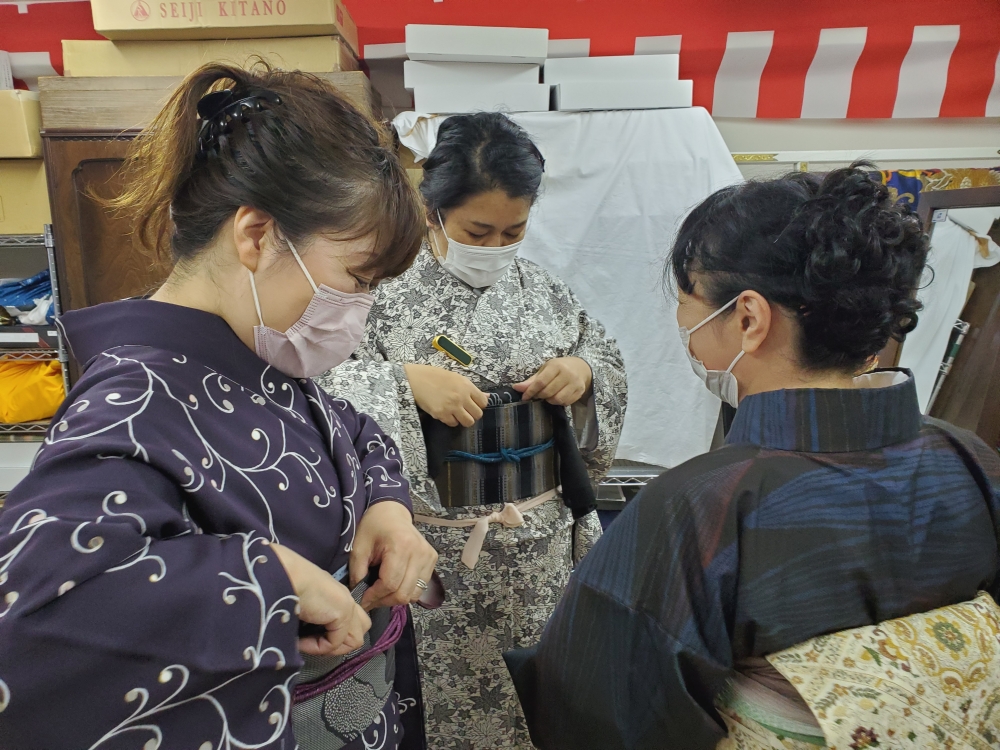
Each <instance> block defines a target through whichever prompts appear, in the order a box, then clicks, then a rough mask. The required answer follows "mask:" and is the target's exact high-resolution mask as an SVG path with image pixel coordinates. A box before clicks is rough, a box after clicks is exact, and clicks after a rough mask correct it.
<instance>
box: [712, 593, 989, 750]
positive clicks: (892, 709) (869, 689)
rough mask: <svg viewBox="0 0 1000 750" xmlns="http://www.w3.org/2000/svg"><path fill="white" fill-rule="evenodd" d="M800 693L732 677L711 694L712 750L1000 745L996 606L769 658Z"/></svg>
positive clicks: (886, 625)
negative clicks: (793, 697) (715, 716)
mask: <svg viewBox="0 0 1000 750" xmlns="http://www.w3.org/2000/svg"><path fill="white" fill-rule="evenodd" d="M767 660H768V661H769V662H770V663H771V665H772V666H773V667H775V668H776V669H777V671H778V672H779V673H780V674H781V676H782V677H783V678H784V679H785V680H787V682H788V687H789V688H791V686H792V685H794V689H795V690H796V691H797V692H798V695H799V696H800V698H801V708H800V707H799V706H797V705H796V702H792V701H789V700H788V699H787V698H786V697H784V696H782V695H781V694H780V692H783V691H772V690H769V689H768V688H767V687H764V686H763V685H761V684H759V683H757V682H755V681H753V680H750V679H748V678H746V677H743V676H741V675H738V676H737V677H736V678H735V679H733V680H731V681H730V683H729V685H728V686H727V688H726V689H724V690H723V691H722V692H721V693H720V695H719V697H718V698H717V699H716V707H717V708H718V710H719V713H720V714H721V716H722V718H723V720H724V721H725V723H726V726H727V727H728V729H729V737H728V738H727V739H725V740H723V741H722V742H720V743H719V745H718V748H731V747H740V748H746V750H789V749H792V748H794V749H795V750H799V749H800V748H801V749H802V750H806V749H807V748H816V747H839V748H865V747H872V748H876V747H888V746H891V747H896V746H897V743H902V745H905V746H906V747H913V748H924V747H926V748H929V747H947V748H952V750H964V749H966V748H968V749H970V750H971V749H973V748H974V749H975V750H986V748H995V747H997V745H998V743H1000V710H997V709H998V707H1000V607H997V605H996V602H994V601H993V599H992V598H991V597H990V595H989V594H986V593H980V594H979V595H978V596H977V597H976V598H975V599H973V600H972V601H969V602H964V603H962V604H953V605H951V606H949V607H942V608H940V609H935V610H933V611H931V612H926V613H923V614H917V615H910V616H909V617H902V618H899V619H897V620H888V621H886V622H883V623H879V624H878V625H871V626H868V627H863V628H855V629H853V630H845V631H842V632H839V633H833V634H832V635H823V636H819V637H817V638H813V639H811V640H808V641H806V642H805V643H801V644H799V645H798V646H793V647H792V648H789V649H785V650H784V651H781V652H779V653H777V654H772V655H770V656H768V657H767Z"/></svg>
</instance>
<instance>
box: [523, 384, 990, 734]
mask: <svg viewBox="0 0 1000 750" xmlns="http://www.w3.org/2000/svg"><path fill="white" fill-rule="evenodd" d="M868 377H871V376H868ZM876 377H877V378H879V379H885V378H887V377H890V378H891V377H892V376H891V375H890V374H883V373H879V374H877V376H876ZM899 380H901V378H899V377H897V378H896V381H897V382H896V384H895V385H888V386H886V387H881V388H862V389H857V390H792V391H775V392H771V393H763V394H759V395H755V396H750V397H748V398H746V399H744V400H743V402H741V404H740V407H739V410H738V411H737V413H736V418H735V421H734V423H733V425H732V429H731V431H730V433H729V436H728V438H727V445H726V446H725V447H724V448H721V449H719V450H716V451H713V452H711V453H708V454H705V455H703V456H699V457H698V458H695V459H693V460H691V461H689V462H687V463H686V464H683V465H682V466H680V467H678V468H676V469H673V470H671V471H668V472H667V473H665V474H664V475H662V476H661V477H659V478H658V479H657V480H656V481H654V482H653V483H651V484H650V486H649V487H647V488H646V489H645V490H644V491H643V492H642V493H641V494H640V495H639V497H637V498H636V499H635V500H634V501H633V502H632V503H631V504H630V505H629V507H628V508H626V509H625V511H624V512H623V513H622V515H621V516H620V517H619V518H618V519H617V520H616V521H615V522H614V523H613V524H612V525H611V526H610V527H609V529H608V531H607V532H606V533H605V535H604V537H603V538H602V539H601V540H600V541H599V542H598V543H597V545H596V546H595V547H594V549H593V550H592V551H591V553H590V554H589V555H588V556H587V557H586V559H584V561H583V562H582V564H581V565H580V567H579V568H578V570H577V571H576V573H575V574H574V575H573V577H572V579H571V581H570V584H569V588H568V589H567V591H566V594H565V595H564V596H563V599H562V602H561V604H560V606H559V608H558V609H557V610H556V612H555V614H554V615H553V617H552V620H551V621H550V622H549V625H548V627H547V629H546V631H545V634H544V636H543V638H542V641H541V644H540V645H539V646H538V647H537V649H535V650H529V651H521V652H512V653H510V654H508V655H507V657H508V664H509V665H510V666H511V670H512V673H513V676H514V682H515V685H516V686H517V688H518V694H519V696H520V698H521V702H522V705H523V706H524V709H525V715H526V717H527V719H528V724H529V727H530V729H531V735H532V739H533V740H534V742H535V744H536V745H537V746H538V747H539V748H542V749H543V750H571V749H572V750H619V749H621V748H628V749H629V750H632V749H636V750H638V749H640V748H641V749H642V750H646V749H649V750H653V749H654V748H655V749H656V750H712V749H713V748H715V746H716V743H717V742H718V741H719V740H720V739H722V738H723V737H724V736H725V730H724V729H723V727H722V723H721V721H720V720H719V718H718V717H717V715H716V714H715V711H714V709H713V698H714V697H715V695H716V694H717V693H718V691H719V690H720V689H721V688H722V687H723V685H724V684H725V681H726V679H727V677H728V675H729V674H730V670H731V669H732V668H733V667H734V665H736V664H737V663H739V662H740V661H741V660H743V659H746V658H751V657H761V656H766V655H768V654H771V653H774V652H776V651H780V650H782V649H785V648H788V647H790V646H793V645H796V644H798V643H801V642H802V641H805V640H808V639H810V638H813V637H815V636H817V635H822V634H823V633H830V632H835V631H839V630H846V629H850V628H855V627H861V626H865V625H872V624H874V623H877V622H880V621H883V620H888V619H892V618H896V617H903V616H906V615H910V614H915V613H918V612H925V611H928V610H931V609H935V608H937V607H943V606H946V605H950V604H955V603H958V602H962V601H967V600H970V599H972V598H973V597H975V595H976V592H977V591H979V590H985V591H988V592H990V593H991V594H992V595H993V596H994V597H996V596H997V595H998V594H1000V548H998V537H1000V470H998V467H1000V460H998V458H997V455H996V451H995V450H993V449H991V448H988V447H987V446H986V445H985V444H984V443H983V442H982V441H981V440H979V439H978V438H976V437H975V436H973V435H971V434H970V433H965V432H964V431H957V430H955V428H948V429H942V427H941V426H939V425H934V424H932V423H930V422H926V421H924V420H923V419H922V418H921V415H920V411H919V408H918V406H917V398H916V389H915V387H914V384H913V380H912V378H908V379H902V382H898V381H899Z"/></svg>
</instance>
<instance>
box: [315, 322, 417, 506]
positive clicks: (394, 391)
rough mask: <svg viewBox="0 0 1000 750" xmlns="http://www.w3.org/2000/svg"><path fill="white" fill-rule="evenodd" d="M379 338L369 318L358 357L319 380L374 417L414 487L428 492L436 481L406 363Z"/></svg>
mask: <svg viewBox="0 0 1000 750" xmlns="http://www.w3.org/2000/svg"><path fill="white" fill-rule="evenodd" d="M374 336H375V334H374V330H373V328H372V325H371V323H370V322H369V328H368V338H367V339H366V340H365V342H364V343H363V344H362V345H361V346H360V347H359V348H358V351H357V352H355V354H354V356H353V357H352V358H351V359H349V360H347V361H346V362H344V363H343V364H341V365H339V366H338V367H336V368H334V369H333V370H330V371H329V372H327V373H326V374H325V375H323V376H321V377H319V378H316V382H317V383H318V384H319V386H320V387H321V388H323V390H325V391H326V392H327V393H328V394H329V395H330V396H332V397H334V398H339V399H344V400H346V401H348V402H349V403H350V404H351V405H352V406H353V407H354V408H355V409H356V410H357V411H359V412H362V413H364V414H367V415H369V416H370V417H371V418H373V419H374V421H375V422H376V423H377V425H378V426H379V428H380V429H381V430H382V431H383V432H384V433H385V435H386V436H387V437H389V438H390V439H391V440H392V441H393V443H394V444H395V445H396V446H397V448H398V456H397V457H398V459H399V460H400V461H401V463H402V472H403V475H404V476H405V477H406V478H407V479H408V480H409V481H410V484H411V485H412V489H415V490H416V491H417V492H418V494H420V495H421V496H426V495H427V493H426V489H425V488H426V485H428V484H433V483H432V482H431V480H430V477H429V476H428V475H427V448H426V446H425V444H424V434H423V430H422V429H421V426H420V415H419V412H418V411H417V403H416V401H415V400H414V398H413V391H412V390H411V389H410V381H409V379H408V378H407V377H406V371H405V370H404V369H403V365H402V364H400V363H398V362H389V361H387V359H386V358H385V356H384V354H383V353H382V352H381V351H380V350H379V349H378V347H377V344H376V342H375V339H374ZM422 490H423V491H422Z"/></svg>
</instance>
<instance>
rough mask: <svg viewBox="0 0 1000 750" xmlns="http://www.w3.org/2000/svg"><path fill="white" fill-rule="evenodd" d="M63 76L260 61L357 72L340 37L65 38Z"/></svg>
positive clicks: (179, 72)
mask: <svg viewBox="0 0 1000 750" xmlns="http://www.w3.org/2000/svg"><path fill="white" fill-rule="evenodd" d="M62 47H63V67H64V69H65V73H64V75H67V76H73V77H76V78H79V77H87V76H94V77H97V76H186V75H187V74H188V73H190V72H191V71H193V70H195V69H196V68H198V67H199V66H200V65H203V64H204V63H207V62H215V61H219V62H227V63H234V64H236V65H241V66H244V65H246V64H247V63H248V62H252V61H253V59H254V58H256V57H261V58H263V59H264V60H266V61H267V62H269V63H270V64H271V65H273V66H274V67H276V68H283V69H285V70H305V71H308V72H310V73H330V72H334V71H343V70H358V69H359V67H360V66H359V64H358V61H357V59H356V58H355V57H354V54H353V53H352V52H351V48H350V47H349V46H348V45H347V43H346V42H345V41H344V40H343V39H341V38H340V37H339V36H309V37H299V38H279V39H227V40H200V39H192V40H188V41H174V42H155V41H154V42H134V41H133V42H129V41H122V42H111V41H104V40H90V39H88V40H80V39H64V40H63V43H62Z"/></svg>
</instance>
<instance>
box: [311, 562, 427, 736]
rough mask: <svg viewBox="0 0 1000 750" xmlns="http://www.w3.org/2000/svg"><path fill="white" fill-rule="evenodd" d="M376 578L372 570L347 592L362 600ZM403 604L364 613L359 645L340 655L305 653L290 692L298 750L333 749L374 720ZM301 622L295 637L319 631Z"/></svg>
mask: <svg viewBox="0 0 1000 750" xmlns="http://www.w3.org/2000/svg"><path fill="white" fill-rule="evenodd" d="M376 580H378V571H377V570H375V571H373V572H372V573H371V575H369V576H368V578H366V579H365V580H364V581H362V582H361V583H360V584H358V585H357V586H356V587H355V588H354V589H353V590H352V591H351V595H352V596H353V597H354V600H355V601H356V602H358V603H359V604H360V603H361V597H362V595H363V594H364V592H365V591H366V590H367V589H368V588H369V587H370V586H371V584H373V583H374V582H375V581H376ZM406 609H407V608H406V607H405V606H398V607H381V608H379V609H375V610H372V611H371V612H370V613H369V616H370V617H371V621H372V626H371V629H370V630H369V631H368V632H367V633H365V641H364V645H363V646H361V648H359V649H358V650H357V651H354V652H352V653H350V654H347V655H345V656H309V655H304V659H305V664H304V665H303V667H302V670H301V671H300V672H299V677H298V684H297V685H296V686H295V690H294V692H293V694H292V700H293V706H292V718H293V723H294V726H295V739H296V740H297V742H298V745H297V746H298V747H299V748H300V750H337V749H338V748H341V747H344V746H345V745H348V744H350V743H351V742H354V741H356V740H357V739H358V738H359V737H360V736H361V735H362V733H363V732H364V731H365V730H366V729H368V728H369V727H370V726H371V725H372V724H373V723H375V722H376V721H380V720H381V719H380V716H381V714H382V710H383V708H384V707H385V705H386V703H387V702H388V701H389V700H390V699H392V698H393V693H392V691H393V683H394V678H395V672H396V662H395V650H394V647H395V645H396V643H397V642H398V641H399V639H400V638H401V637H402V635H403V630H404V628H405V627H406ZM322 630H323V628H322V627H321V626H314V625H309V624H307V623H302V624H301V625H300V627H299V635H300V636H301V635H310V634H312V633H314V632H320V631H322Z"/></svg>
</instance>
